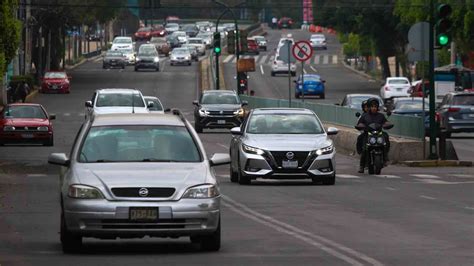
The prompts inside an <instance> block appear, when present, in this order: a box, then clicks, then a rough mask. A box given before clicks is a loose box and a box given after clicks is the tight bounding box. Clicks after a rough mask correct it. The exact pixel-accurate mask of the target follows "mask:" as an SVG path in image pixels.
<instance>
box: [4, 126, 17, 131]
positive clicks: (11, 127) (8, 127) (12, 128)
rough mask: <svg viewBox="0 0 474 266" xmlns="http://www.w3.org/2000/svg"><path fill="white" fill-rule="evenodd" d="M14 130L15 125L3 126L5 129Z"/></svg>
mask: <svg viewBox="0 0 474 266" xmlns="http://www.w3.org/2000/svg"><path fill="white" fill-rule="evenodd" d="M13 130H15V127H14V126H4V127H3V131H13Z"/></svg>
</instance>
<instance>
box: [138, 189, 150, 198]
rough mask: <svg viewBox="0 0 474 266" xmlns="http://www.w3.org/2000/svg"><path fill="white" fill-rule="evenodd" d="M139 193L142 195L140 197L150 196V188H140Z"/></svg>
mask: <svg viewBox="0 0 474 266" xmlns="http://www.w3.org/2000/svg"><path fill="white" fill-rule="evenodd" d="M138 195H140V197H146V196H148V189H147V188H144V187H142V188H140V190H138Z"/></svg>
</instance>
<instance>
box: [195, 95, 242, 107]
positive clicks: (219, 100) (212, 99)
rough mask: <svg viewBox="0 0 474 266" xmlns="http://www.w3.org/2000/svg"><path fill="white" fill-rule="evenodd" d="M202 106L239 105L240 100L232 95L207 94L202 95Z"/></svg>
mask: <svg viewBox="0 0 474 266" xmlns="http://www.w3.org/2000/svg"><path fill="white" fill-rule="evenodd" d="M201 104H239V98H238V97H237V95H235V94H230V93H225V94H218V93H206V94H203V95H202V98H201Z"/></svg>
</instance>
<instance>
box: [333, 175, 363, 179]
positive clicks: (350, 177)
mask: <svg viewBox="0 0 474 266" xmlns="http://www.w3.org/2000/svg"><path fill="white" fill-rule="evenodd" d="M336 178H346V179H354V178H360V176H356V175H342V174H336Z"/></svg>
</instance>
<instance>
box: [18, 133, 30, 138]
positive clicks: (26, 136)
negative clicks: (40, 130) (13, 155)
mask: <svg viewBox="0 0 474 266" xmlns="http://www.w3.org/2000/svg"><path fill="white" fill-rule="evenodd" d="M21 137H22V138H24V139H31V138H33V134H30V133H28V134H21Z"/></svg>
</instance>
